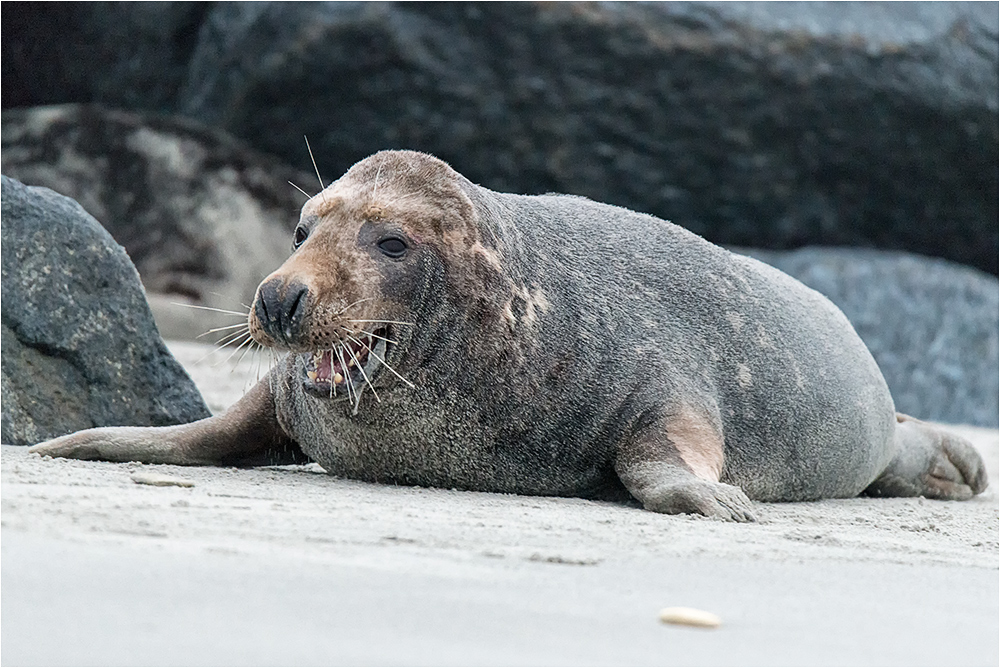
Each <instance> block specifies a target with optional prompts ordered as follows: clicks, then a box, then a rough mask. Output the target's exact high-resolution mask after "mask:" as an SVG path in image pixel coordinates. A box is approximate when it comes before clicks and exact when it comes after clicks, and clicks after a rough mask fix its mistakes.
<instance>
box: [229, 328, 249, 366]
mask: <svg viewBox="0 0 1000 668" xmlns="http://www.w3.org/2000/svg"><path fill="white" fill-rule="evenodd" d="M249 343H255V341H254V340H253V337H252V336H250V335H249V334H247V339H246V340H245V341H244V342H243V343H241V344H240V345H238V346H236V349H235V350H233V352H231V353H229V357H227V358H226V359H224V360H223V361H222V363H223V364H225V363H226V362H228V361H229V360H231V359H233V355H235V354H236V353H238V352H240V348H242V347H243V346H245V345H247V344H249Z"/></svg>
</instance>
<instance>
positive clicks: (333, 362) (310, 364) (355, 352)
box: [302, 327, 390, 399]
mask: <svg viewBox="0 0 1000 668" xmlns="http://www.w3.org/2000/svg"><path fill="white" fill-rule="evenodd" d="M388 334H389V331H388V329H386V328H384V327H383V328H380V329H376V330H375V331H374V332H372V333H370V334H359V335H358V336H357V337H354V336H351V337H348V338H347V339H346V340H345V341H342V342H341V343H339V344H336V345H335V346H334V347H333V348H331V349H330V350H318V351H316V352H312V353H303V357H304V358H305V369H304V372H305V378H304V379H303V381H302V387H303V389H305V390H306V391H307V392H309V393H310V394H314V395H317V396H324V397H335V396H338V395H340V396H342V397H344V398H350V399H354V398H355V397H356V396H360V393H361V391H362V390H363V389H364V387H365V386H366V385H368V384H370V383H371V381H372V380H373V376H374V374H375V373H376V372H377V371H378V369H379V367H380V366H382V364H383V360H384V359H385V355H386V349H387V344H388V341H387V340H388V339H389V338H390V337H389V336H388Z"/></svg>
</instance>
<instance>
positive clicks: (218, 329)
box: [194, 322, 250, 339]
mask: <svg viewBox="0 0 1000 668" xmlns="http://www.w3.org/2000/svg"><path fill="white" fill-rule="evenodd" d="M237 327H246V328H247V329H248V330H249V329H250V325H248V324H247V323H245V322H238V323H236V324H235V325H226V326H225V327H216V328H214V329H210V330H208V331H207V332H202V333H201V334H199V335H198V336H196V337H194V338H196V339H200V338H201V337H203V336H208V335H209V334H214V333H215V332H221V331H224V330H227V329H236V328H237Z"/></svg>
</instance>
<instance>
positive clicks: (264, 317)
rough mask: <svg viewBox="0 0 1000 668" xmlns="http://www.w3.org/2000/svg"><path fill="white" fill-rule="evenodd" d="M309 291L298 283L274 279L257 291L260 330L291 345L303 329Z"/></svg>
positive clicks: (255, 306) (257, 313)
mask: <svg viewBox="0 0 1000 668" xmlns="http://www.w3.org/2000/svg"><path fill="white" fill-rule="evenodd" d="M308 298H309V288H308V287H306V286H305V285H304V284H302V283H299V282H298V281H291V282H285V281H284V280H283V279H281V278H273V279H271V280H270V281H267V282H266V283H264V284H262V285H261V286H260V288H259V289H258V291H257V303H256V304H255V305H254V311H255V314H256V316H257V320H258V322H259V323H260V327H261V329H263V330H264V332H265V333H266V334H267V335H268V336H270V337H271V338H272V339H274V340H275V341H282V342H284V343H285V344H286V345H291V344H292V343H293V342H294V341H295V340H296V338H297V337H298V336H299V333H300V332H301V329H302V321H303V320H304V315H305V312H306V303H307V301H308Z"/></svg>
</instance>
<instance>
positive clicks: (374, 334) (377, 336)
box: [361, 329, 399, 346]
mask: <svg viewBox="0 0 1000 668" xmlns="http://www.w3.org/2000/svg"><path fill="white" fill-rule="evenodd" d="M361 333H362V334H365V335H367V336H370V337H372V338H373V339H381V340H382V341H385V342H386V343H394V344H396V345H397V346H398V345H399V341H393V340H392V339H387V338H385V337H384V336H379V335H378V334H376V333H375V332H369V331H367V330H364V329H362V330H361Z"/></svg>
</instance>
